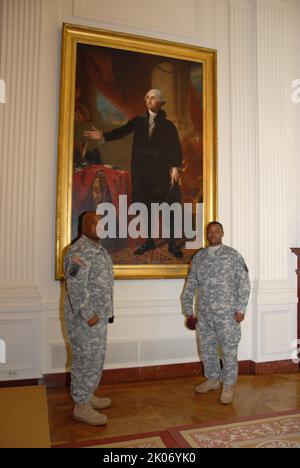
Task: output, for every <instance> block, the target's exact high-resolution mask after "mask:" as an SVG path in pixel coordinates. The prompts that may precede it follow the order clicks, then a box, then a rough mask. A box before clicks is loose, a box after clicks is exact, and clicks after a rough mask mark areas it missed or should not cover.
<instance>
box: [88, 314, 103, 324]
mask: <svg viewBox="0 0 300 468" xmlns="http://www.w3.org/2000/svg"><path fill="white" fill-rule="evenodd" d="M99 320H100V318H99V316H98V315H97V314H95V315H94V316H93V317H92V318H91V319H90V320H88V321H87V324H88V326H89V327H93V326H94V325H96V323H98V322H99Z"/></svg>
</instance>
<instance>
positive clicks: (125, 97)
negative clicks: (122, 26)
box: [56, 24, 217, 279]
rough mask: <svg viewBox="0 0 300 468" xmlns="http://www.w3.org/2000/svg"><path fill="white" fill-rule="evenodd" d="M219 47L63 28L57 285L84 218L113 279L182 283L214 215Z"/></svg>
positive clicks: (57, 213)
mask: <svg viewBox="0 0 300 468" xmlns="http://www.w3.org/2000/svg"><path fill="white" fill-rule="evenodd" d="M216 140H217V129H216V51H215V50H211V49H206V48H201V47H197V46H192V45H186V44H179V43H173V42H168V41H161V40H157V39H150V38H146V37H140V36H132V35H127V34H121V33H116V32H110V31H104V30H98V29H93V28H86V27H82V26H75V25H70V24H64V26H63V31H62V53H61V88H60V119H59V141H58V171H57V212H56V277H57V279H59V278H62V277H63V256H64V253H65V251H66V249H67V248H68V246H69V245H70V244H71V243H72V242H73V241H74V240H75V239H76V238H77V236H78V235H79V226H80V218H81V216H82V214H83V213H85V212H86V211H96V212H97V213H98V214H100V216H101V218H100V219H101V221H100V222H101V229H100V227H99V232H101V233H102V235H101V242H102V244H103V246H104V247H105V248H106V249H107V250H108V251H109V253H110V254H111V257H112V260H113V263H114V272H115V277H116V278H125V279H128V278H179V277H185V276H186V274H187V271H188V265H189V263H190V260H191V258H192V256H193V255H194V253H195V251H197V250H198V249H199V248H201V246H203V245H204V243H205V238H204V232H205V226H206V224H207V223H208V222H210V221H212V220H214V219H216V211H217V206H216V200H217V182H216V180H217V168H216V165H217V164H216V161H217V155H216Z"/></svg>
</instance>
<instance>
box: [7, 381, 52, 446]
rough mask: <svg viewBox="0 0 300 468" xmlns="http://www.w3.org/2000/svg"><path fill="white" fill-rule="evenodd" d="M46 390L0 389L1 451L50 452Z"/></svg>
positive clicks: (34, 388) (35, 387) (36, 387)
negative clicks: (24, 449)
mask: <svg viewBox="0 0 300 468" xmlns="http://www.w3.org/2000/svg"><path fill="white" fill-rule="evenodd" d="M49 447H50V438H49V424H48V409H47V398H46V389H45V387H44V386H43V385H40V386H34V387H9V388H0V448H49Z"/></svg>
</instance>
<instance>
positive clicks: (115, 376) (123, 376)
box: [0, 360, 300, 388]
mask: <svg viewBox="0 0 300 468" xmlns="http://www.w3.org/2000/svg"><path fill="white" fill-rule="evenodd" d="M299 370H300V368H299V365H298V364H294V363H293V362H292V361H291V360H287V361H272V362H259V363H256V362H253V361H240V362H239V374H240V375H267V374H288V373H293V372H299ZM193 376H203V368H202V364H201V363H200V362H191V363H184V364H169V365H162V366H148V367H131V368H127V369H107V370H105V371H104V372H103V376H102V380H101V383H102V384H117V383H130V382H143V381H147V380H162V379H171V378H176V377H177V378H179V377H193ZM39 384H44V385H46V387H47V388H57V387H68V386H69V385H70V373H69V372H62V373H59V374H45V375H44V378H43V379H32V380H11V381H6V382H0V387H17V386H27V385H39Z"/></svg>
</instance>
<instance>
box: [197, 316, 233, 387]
mask: <svg viewBox="0 0 300 468" xmlns="http://www.w3.org/2000/svg"><path fill="white" fill-rule="evenodd" d="M198 319H199V322H198V337H199V348H200V352H201V358H202V362H203V366H204V374H205V377H207V378H208V379H218V380H220V381H221V382H223V383H224V384H225V385H235V384H236V382H237V377H238V344H239V342H240V339H241V326H240V324H239V323H237V322H236V321H235V319H234V313H233V312H231V311H226V312H225V311H222V312H219V313H215V312H210V313H207V312H206V313H202V311H201V312H200V314H199V317H198ZM220 359H222V364H223V366H222V368H221V363H220Z"/></svg>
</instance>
